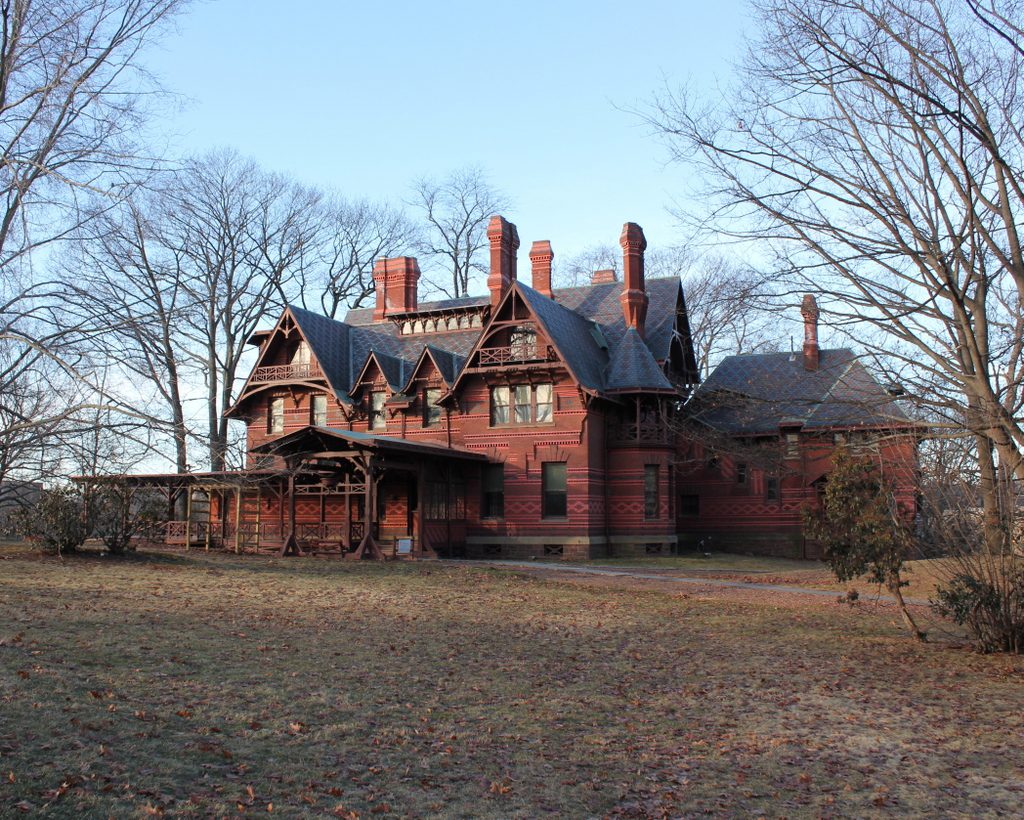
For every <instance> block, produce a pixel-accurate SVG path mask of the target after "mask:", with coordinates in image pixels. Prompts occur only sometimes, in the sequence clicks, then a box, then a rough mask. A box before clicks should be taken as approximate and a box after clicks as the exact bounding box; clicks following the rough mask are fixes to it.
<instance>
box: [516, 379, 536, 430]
mask: <svg viewBox="0 0 1024 820" xmlns="http://www.w3.org/2000/svg"><path fill="white" fill-rule="evenodd" d="M532 393H533V391H532V390H530V385H528V384H517V385H516V386H515V387H514V388H513V389H512V397H513V400H514V402H515V404H514V410H515V413H514V415H513V418H514V419H515V420H516V424H529V423H530V417H531V416H532V415H533V402H532V401H531V394H532Z"/></svg>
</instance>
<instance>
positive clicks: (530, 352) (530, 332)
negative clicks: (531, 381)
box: [508, 327, 537, 360]
mask: <svg viewBox="0 0 1024 820" xmlns="http://www.w3.org/2000/svg"><path fill="white" fill-rule="evenodd" d="M508 352H509V358H510V359H519V360H523V359H535V358H537V331H535V330H534V329H533V328H532V327H517V328H513V330H512V331H511V332H510V333H509V337H508Z"/></svg>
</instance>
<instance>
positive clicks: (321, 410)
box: [309, 395, 327, 427]
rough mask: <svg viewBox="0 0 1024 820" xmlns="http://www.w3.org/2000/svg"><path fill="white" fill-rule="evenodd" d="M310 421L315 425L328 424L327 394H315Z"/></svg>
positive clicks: (324, 425)
mask: <svg viewBox="0 0 1024 820" xmlns="http://www.w3.org/2000/svg"><path fill="white" fill-rule="evenodd" d="M309 421H310V423H311V424H312V425H313V426H314V427H326V426H327V396H323V395H315V396H313V399H312V402H311V403H310V418H309Z"/></svg>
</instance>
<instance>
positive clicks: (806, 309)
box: [800, 293, 821, 371]
mask: <svg viewBox="0 0 1024 820" xmlns="http://www.w3.org/2000/svg"><path fill="white" fill-rule="evenodd" d="M820 313H821V311H819V310H818V303H817V302H816V301H815V299H814V297H813V296H812V295H811V294H809V293H808V294H806V295H805V296H804V300H803V302H802V303H801V305H800V315H801V316H803V317H804V370H809V371H814V370H817V369H818V365H819V363H820V359H821V350H820V348H819V347H818V316H819V315H820Z"/></svg>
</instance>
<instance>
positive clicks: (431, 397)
mask: <svg viewBox="0 0 1024 820" xmlns="http://www.w3.org/2000/svg"><path fill="white" fill-rule="evenodd" d="M440 398H441V391H440V390H439V389H438V388H436V387H428V388H427V389H426V390H424V391H423V426H424V427H432V426H433V425H435V424H438V423H439V422H440V421H441V408H440V406H439V405H438V403H437V400H438V399H440Z"/></svg>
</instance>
